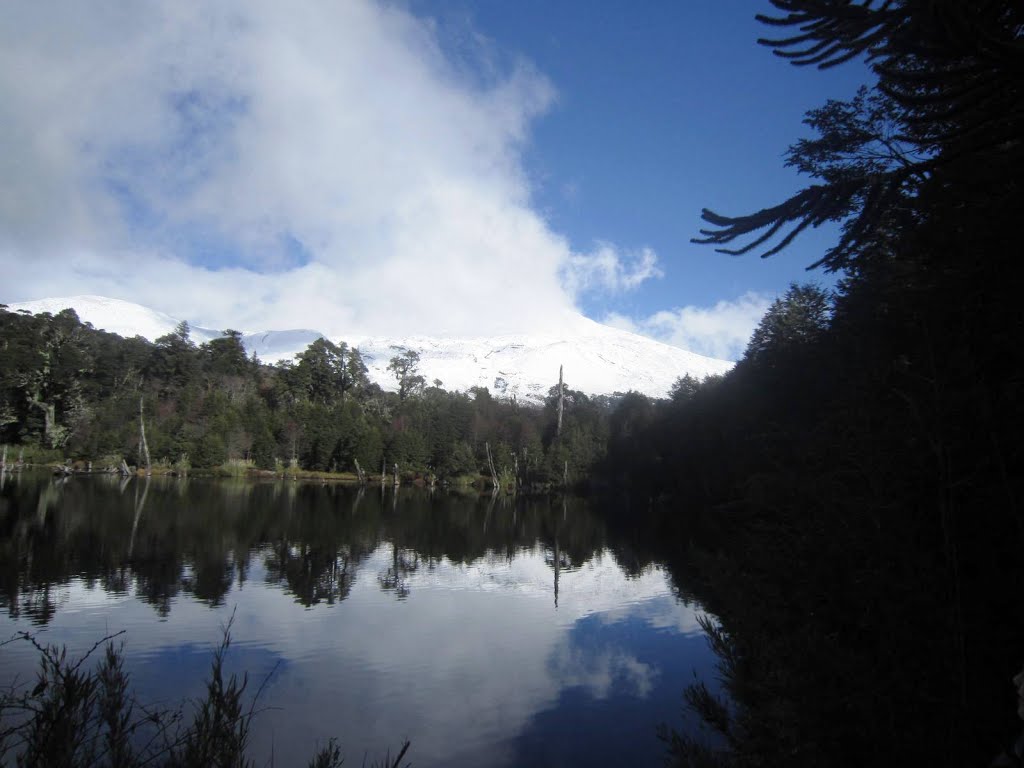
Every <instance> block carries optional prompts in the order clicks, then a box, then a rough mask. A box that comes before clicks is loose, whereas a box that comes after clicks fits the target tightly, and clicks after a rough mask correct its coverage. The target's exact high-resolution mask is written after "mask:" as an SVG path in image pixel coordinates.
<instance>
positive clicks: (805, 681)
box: [632, 0, 1024, 766]
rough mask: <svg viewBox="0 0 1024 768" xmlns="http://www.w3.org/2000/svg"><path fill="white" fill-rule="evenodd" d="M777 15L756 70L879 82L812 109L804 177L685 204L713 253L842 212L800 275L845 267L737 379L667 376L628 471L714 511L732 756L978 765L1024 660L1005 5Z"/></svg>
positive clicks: (797, 7) (697, 557)
mask: <svg viewBox="0 0 1024 768" xmlns="http://www.w3.org/2000/svg"><path fill="white" fill-rule="evenodd" d="M771 2H772V5H773V6H774V7H775V9H776V13H775V14H774V15H765V16H761V17H759V18H760V19H761V21H762V22H764V23H765V24H766V25H768V27H770V29H771V33H770V35H769V37H768V38H766V39H764V40H762V41H760V42H761V43H762V44H764V45H766V46H768V47H769V48H771V49H772V50H773V51H774V53H775V54H776V55H777V56H779V57H781V58H783V59H785V60H788V61H790V62H792V63H793V64H794V65H796V66H802V67H819V68H828V67H833V66H839V65H841V64H843V63H844V62H846V61H849V60H851V59H854V58H858V57H860V58H863V59H864V60H866V61H867V62H868V63H869V65H870V67H871V71H872V72H873V74H874V76H875V77H876V78H877V82H875V83H874V84H873V85H870V86H869V87H865V88H863V89H861V90H860V91H859V92H858V93H857V94H856V95H855V96H854V97H853V98H851V99H849V100H846V101H838V100H835V101H829V102H827V103H826V104H825V105H823V106H822V107H820V108H818V109H815V110H812V111H811V112H810V113H809V114H808V115H807V119H806V121H805V122H806V123H807V125H808V126H809V127H810V128H811V129H812V131H813V135H812V136H811V137H810V138H806V139H803V140H800V141H797V142H796V143H794V144H793V145H792V146H791V147H790V149H789V153H788V155H787V163H788V164H789V165H791V166H792V167H795V168H796V169H797V170H799V171H800V172H802V173H804V174H806V175H807V176H809V177H810V179H811V181H810V183H809V184H808V185H807V186H806V187H805V188H804V189H802V190H801V191H799V192H798V193H796V194H795V195H793V196H792V197H790V198H789V199H787V200H784V201H782V202H781V203H778V204H776V205H772V206H769V207H766V208H764V209H762V210H759V211H756V212H753V213H750V214H747V215H740V216H725V215H721V214H719V213H716V212H713V211H710V210H705V211H704V212H703V219H704V221H705V223H706V225H705V228H704V229H702V230H701V236H700V237H699V238H697V239H696V241H697V242H701V243H708V244H712V245H714V246H717V247H718V249H719V250H720V251H722V252H724V253H727V254H733V255H738V254H745V253H758V254H759V255H761V256H762V257H769V256H771V255H773V254H775V253H778V252H779V251H780V250H782V249H783V248H785V247H786V246H787V245H788V244H789V243H791V242H792V241H793V240H794V239H795V238H797V237H799V236H800V233H801V232H804V231H806V230H807V229H808V228H813V227H816V226H819V225H821V224H823V223H825V222H836V223H839V224H841V235H840V237H839V238H838V241H837V242H836V244H835V245H834V246H833V247H832V248H830V249H828V250H827V251H826V252H825V253H823V254H821V256H820V257H819V258H817V259H815V260H814V262H813V264H811V265H810V266H811V267H823V268H824V269H826V270H828V271H830V272H834V273H837V274H838V275H839V278H840V279H839V282H838V285H837V288H836V291H835V293H834V295H831V296H829V295H826V294H824V293H823V292H822V291H820V290H818V289H814V288H812V287H808V286H794V287H793V288H791V289H790V291H789V292H787V294H786V295H785V296H784V297H782V298H781V299H780V300H779V301H778V302H776V303H775V304H774V305H773V306H772V308H771V309H770V310H769V312H768V314H767V315H766V317H765V319H764V320H763V321H762V323H761V325H760V327H759V328H758V331H757V332H756V333H755V334H754V337H753V339H752V340H751V344H750V347H749V348H748V350H747V353H746V355H745V357H744V360H743V361H741V363H740V364H739V365H738V366H737V367H736V369H735V370H734V371H733V372H732V373H730V374H729V375H728V376H726V377H725V378H724V379H723V380H722V381H719V382H710V383H708V384H705V385H702V386H698V387H692V386H691V387H687V388H686V389H685V391H683V389H682V388H681V389H680V395H681V396H679V397H675V398H674V399H673V401H672V402H671V403H670V404H668V405H666V406H665V409H664V414H663V415H662V416H661V417H660V418H658V419H655V420H654V421H653V422H652V426H651V428H650V432H649V435H650V438H651V440H652V442H653V443H654V445H655V446H656V448H657V456H656V457H654V458H650V457H648V458H646V459H645V462H646V463H647V464H655V463H659V464H660V466H664V467H666V468H668V469H670V470H671V471H668V472H661V473H654V472H647V474H645V473H644V471H643V470H642V469H640V468H638V469H637V470H636V471H635V472H634V473H633V475H632V480H633V482H634V484H636V483H638V482H639V481H643V482H645V483H648V484H650V485H651V486H652V488H651V493H652V495H653V494H657V493H659V492H660V493H665V492H666V491H672V492H674V493H676V494H677V497H681V498H683V499H685V500H686V502H687V503H686V504H682V505H680V506H681V507H684V508H685V509H687V510H693V509H704V510H713V511H725V510H727V512H728V513H727V514H726V513H722V514H718V515H716V516H715V519H714V523H713V530H714V531H715V532H716V533H717V534H718V535H720V536H721V540H720V542H719V543H718V544H716V545H715V548H714V549H712V550H711V552H712V553H713V555H712V556H711V557H702V556H701V554H700V552H699V551H697V550H696V549H694V548H691V551H690V552H689V554H688V564H689V565H688V567H696V568H697V569H698V570H701V569H703V570H705V572H704V573H702V574H700V577H701V580H702V582H703V583H706V584H708V585H711V586H709V587H708V590H707V594H703V595H700V599H701V600H702V601H703V602H704V603H705V605H707V606H708V607H709V609H710V610H712V611H714V613H715V614H716V616H718V617H719V618H720V619H721V621H722V624H721V626H720V627H718V628H717V629H715V630H714V631H713V633H712V634H713V638H714V642H715V644H716V646H717V647H718V649H719V650H720V651H721V652H722V657H723V672H724V677H725V680H726V684H727V686H728V688H729V690H730V693H731V694H732V696H733V698H734V703H735V704H738V706H737V707H726V708H722V707H720V706H718V705H716V704H715V702H714V701H713V700H712V698H710V694H708V692H707V690H706V689H704V690H701V689H700V688H695V689H693V690H691V691H690V696H689V698H690V701H691V703H693V704H694V705H695V706H696V707H697V708H698V709H700V710H701V711H702V712H703V713H704V714H705V715H706V716H707V717H708V719H709V721H711V722H714V723H715V724H716V725H717V726H718V727H719V729H720V730H721V731H722V732H723V734H724V735H725V738H726V740H727V742H728V743H729V745H730V747H731V748H732V751H731V754H730V755H729V756H728V757H725V758H722V759H723V760H724V761H725V763H726V764H729V765H764V764H776V763H778V764H786V765H791V766H794V765H905V764H917V765H968V764H980V765H987V764H989V763H990V762H991V761H992V759H993V758H994V757H995V756H996V755H997V754H998V753H999V751H1000V750H1001V749H1002V748H1003V747H1004V746H1005V745H1007V744H1012V743H1013V741H1014V739H1015V738H1016V737H1017V735H1018V734H1019V732H1020V722H1019V720H1018V719H1017V718H1016V713H1015V712H1014V711H1013V710H1014V708H1013V706H1012V690H1011V688H1010V679H1011V678H1012V676H1013V674H1014V673H1015V672H1017V671H1019V670H1020V667H1021V664H1022V662H1024V656H1022V653H1024V651H1022V649H1024V615H1022V613H1021V611H1020V610H1019V605H1020V598H1021V595H1024V558H1021V557H1020V552H1021V551H1022V548H1024V508H1022V506H1021V501H1020V500H1021V498H1022V496H1024V440H1022V437H1021V436H1022V435H1024V397H1022V384H1021V382H1024V345H1022V341H1024V314H1022V312H1021V310H1020V306H1021V301H1020V297H1019V286H1020V282H1019V279H1018V278H1017V272H1018V270H1019V265H1018V264H1017V261H1018V260H1019V258H1018V257H1019V254H1020V250H1021V249H1020V226H1021V224H1020V217H1021V213H1022V212H1024V185H1022V180H1024V76H1022V73H1024V32H1022V30H1024V3H1021V2H1019V0H979V1H978V2H964V1H963V0H860V1H858V2H851V1H850V0H845V1H844V0H771ZM709 514H712V513H709ZM687 530H690V529H687ZM721 542H724V543H721ZM702 563H703V565H701V564H702ZM741 596H742V597H741ZM669 741H670V744H671V746H672V748H673V754H674V757H675V758H676V759H677V760H678V762H679V763H681V764H686V765H698V764H699V765H706V764H709V761H710V760H711V756H709V754H708V750H707V749H702V748H701V746H700V745H698V744H695V743H693V742H690V741H688V740H686V739H685V738H684V737H680V736H678V735H675V736H672V735H669ZM1007 764H1009V763H1007Z"/></svg>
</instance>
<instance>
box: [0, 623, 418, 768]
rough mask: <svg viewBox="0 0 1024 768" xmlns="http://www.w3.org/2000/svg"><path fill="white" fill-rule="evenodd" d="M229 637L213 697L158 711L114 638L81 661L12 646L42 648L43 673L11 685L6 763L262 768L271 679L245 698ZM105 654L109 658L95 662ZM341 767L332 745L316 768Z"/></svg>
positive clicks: (392, 764)
mask: <svg viewBox="0 0 1024 768" xmlns="http://www.w3.org/2000/svg"><path fill="white" fill-rule="evenodd" d="M229 630H230V625H229V628H228V630H225V633H224V639H223V641H222V642H221V644H220V646H219V647H218V648H217V650H216V651H215V652H214V654H213V661H212V663H211V667H210V676H209V679H208V680H207V682H206V694H205V696H204V697H203V698H202V699H200V700H198V701H195V702H192V703H191V705H189V704H188V703H182V704H180V705H179V706H178V707H177V708H172V709H165V708H151V707H148V706H146V705H144V704H143V703H141V702H140V701H139V700H138V699H137V698H136V696H135V694H134V693H133V691H132V690H131V687H130V685H129V677H128V674H127V673H126V672H125V670H124V648H123V646H115V645H114V643H113V640H114V638H115V637H116V635H115V636H111V637H107V638H104V639H103V640H101V641H99V642H98V643H97V644H96V645H94V646H93V647H92V648H91V649H90V650H89V651H88V652H87V653H85V654H84V655H83V656H82V657H81V658H79V659H72V658H69V657H68V655H67V649H66V648H58V647H56V646H43V645H41V644H40V643H39V642H38V641H37V640H36V639H35V638H34V637H33V636H32V635H30V634H28V633H22V634H20V635H18V636H16V637H15V638H12V639H11V640H8V641H7V642H6V643H3V645H6V644H8V643H12V642H19V641H21V642H28V643H31V644H32V645H33V646H35V648H36V649H37V650H38V651H39V672H38V675H37V679H36V682H35V686H34V687H33V688H32V689H31V691H29V690H27V686H23V687H22V688H20V689H19V688H18V687H17V686H15V685H12V687H11V688H10V689H8V690H6V691H4V692H2V693H0V765H11V764H14V765H18V766H26V767H34V766H47V767H50V766H66V767H67V768H87V767H88V768H93V767H95V768H101V767H102V768H107V767H109V768H137V767H141V766H162V767H163V768H186V767H187V768H193V767H194V768H207V767H208V766H216V767H217V768H248V767H249V766H254V765H255V762H254V761H253V760H251V759H249V758H247V757H246V747H247V745H248V740H249V733H250V728H251V727H252V723H253V719H254V718H255V717H256V715H257V714H259V712H260V711H261V710H260V709H259V708H258V706H257V705H258V702H259V700H260V696H261V694H262V692H263V689H264V686H265V684H266V682H267V681H266V680H264V682H263V684H262V685H260V687H259V688H258V689H257V690H256V691H255V693H253V694H252V695H251V696H246V690H247V689H248V684H249V680H248V675H243V676H242V677H241V678H239V677H238V676H236V675H231V676H229V677H227V678H225V675H224V659H225V656H226V654H227V650H228V648H229V646H230V644H231V635H230V631H229ZM100 648H103V656H102V658H101V659H100V660H99V662H98V663H96V664H95V665H91V666H90V665H88V662H89V660H90V659H91V658H92V657H93V656H94V655H95V654H96V652H97V651H98V650H99V649H100ZM186 710H190V711H188V712H187V711H186ZM408 749H409V742H408V741H406V742H405V743H404V744H403V745H402V748H401V749H400V750H399V752H398V755H397V756H396V757H395V758H394V759H391V757H390V755H388V756H386V757H385V758H384V759H383V760H382V761H379V762H377V763H375V765H376V766H380V767H381V768H397V767H398V765H399V764H400V763H401V761H402V759H403V758H404V757H405V753H406V752H407V751H408ZM12 759H13V763H12ZM343 762H344V759H343V756H342V752H341V748H340V747H339V746H338V745H337V743H336V742H335V741H334V740H333V739H331V740H330V741H329V742H328V744H327V745H326V746H325V747H323V748H322V749H320V750H319V751H318V752H317V753H316V754H315V755H314V756H313V758H312V760H311V761H310V763H309V765H310V767H311V768H337V766H340V765H342V763H343Z"/></svg>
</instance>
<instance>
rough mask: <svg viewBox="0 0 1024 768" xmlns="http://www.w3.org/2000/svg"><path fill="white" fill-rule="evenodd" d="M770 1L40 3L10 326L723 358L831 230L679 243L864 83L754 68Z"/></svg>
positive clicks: (727, 208)
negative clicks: (770, 245) (127, 318)
mask: <svg viewBox="0 0 1024 768" xmlns="http://www.w3.org/2000/svg"><path fill="white" fill-rule="evenodd" d="M771 10H772V9H771V6H770V5H769V4H768V2H767V0H763V1H761V0H758V1H756V2H755V0H730V2H720V1H717V0H714V1H713V0H687V2H678V1H677V0H664V1H663V0H646V1H645V2H644V3H633V2H625V0H621V1H620V0H561V1H560V2H552V1H551V0H544V1H543V2H542V1H541V0H515V2H510V1H509V0H473V1H471V0H404V1H401V2H397V1H391V2H380V1H378V0H305V1H304V2H296V3H280V2H277V1H276V0H222V1H221V2H200V1H199V0H176V1H175V2H166V3H157V2H154V3H136V2H131V0H98V1H97V2H94V3H80V2H77V0H63V1H62V0H54V2H48V3H14V4H9V5H8V6H7V7H6V8H5V12H4V14H3V16H2V18H0V175H2V178H3V179H4V182H3V184H2V185H0V274H2V277H0V302H5V303H12V302H17V301H27V300H33V299H39V298H44V297H52V296H69V295H75V294H99V295H104V296H110V297H113V298H119V299H125V300H129V301H135V302H138V303H140V304H143V305H146V306H148V307H151V308H153V309H156V310H159V311H162V312H166V313H168V314H170V315H172V316H175V317H179V318H185V319H188V320H189V321H190V322H191V323H193V324H194V325H201V326H205V327H217V328H226V327H233V328H238V329H241V330H246V331H257V330H264V329H278V330H280V329H286V328H312V329H316V330H319V331H322V332H324V333H327V334H328V335H330V336H332V337H339V338H344V337H345V335H346V334H348V335H351V336H360V335H367V334H381V335H383V334H390V335H411V334H423V335H456V336H480V335H494V334H499V333H513V332H522V333H529V332H535V331H540V330H546V331H551V330H553V329H557V328H558V327H560V326H561V325H564V324H565V323H566V322H567V317H569V316H570V314H571V313H573V312H578V313H582V314H585V315H586V316H588V317H590V318H592V319H594V320H597V321H599V322H605V323H608V324H610V325H614V326H616V327H620V328H625V329H628V330H633V331H636V332H638V333H642V334H644V335H648V336H651V337H653V338H656V339H658V340H660V341H664V342H667V343H670V344H675V345H677V346H680V347H683V348H684V349H689V350H691V351H694V352H698V353H701V354H707V355H710V356H713V357H719V358H726V359H737V358H738V357H739V356H740V355H741V354H742V351H743V348H744V346H745V344H746V340H747V338H748V337H749V334H750V332H751V331H752V330H753V328H754V327H755V326H756V324H757V322H758V320H759V318H760V316H761V315H762V314H763V312H764V310H765V309H766V308H767V306H768V304H769V303H770V302H771V301H772V300H773V299H774V298H776V297H777V296H778V295H780V293H782V292H783V291H785V289H786V287H787V286H788V285H789V283H791V282H793V281H807V280H811V281H816V282H819V283H821V284H823V285H826V286H827V285H829V284H830V283H831V281H832V279H833V278H832V277H831V276H829V275H825V274H822V273H807V272H806V271H805V269H804V268H805V267H806V266H807V265H808V264H810V263H811V262H812V261H814V260H815V259H816V258H818V256H820V255H821V253H822V252H823V251H824V249H825V248H827V247H828V245H829V244H830V243H831V242H832V241H833V240H834V238H835V231H834V230H828V231H826V230H822V231H815V232H811V233H808V234H807V235H805V236H803V237H801V238H800V239H799V240H798V241H797V242H796V243H795V244H794V245H793V246H792V247H791V248H790V249H789V250H787V251H786V252H784V253H782V254H779V255H777V256H774V257H772V258H771V259H767V260H762V259H759V258H758V257H757V255H756V254H751V255H748V256H745V257H731V256H725V255H722V254H718V253H716V252H715V251H714V250H713V248H711V247H710V246H702V245H696V244H693V243H691V242H690V240H691V238H692V237H694V236H696V235H697V234H698V230H699V229H700V226H701V221H700V211H701V209H702V208H704V207H708V208H711V209H713V210H716V211H718V212H720V213H725V214H742V213H747V212H751V211H753V210H757V209H759V208H762V207H765V206H768V205H772V204H775V203H777V202H780V201H781V200H782V199H784V198H785V197H786V196H787V195H788V194H791V193H792V192H794V191H796V190H797V189H799V188H800V187H801V186H802V185H803V184H804V183H806V180H802V179H800V178H799V177H797V176H796V175H795V173H794V172H793V171H792V170H790V169H787V168H785V167H784V153H785V150H786V148H787V147H788V146H789V145H790V144H791V143H793V142H794V141H796V140H797V139H798V138H800V137H801V136H804V135H806V130H807V129H806V128H805V126H803V125H802V123H801V120H802V116H803V114H804V113H805V112H806V110H808V109H810V108H813V107H815V106H818V105H820V104H823V103H824V101H825V100H826V99H828V98H847V97H849V96H851V95H852V94H853V92H854V91H855V90H856V87H857V86H858V85H859V84H860V83H861V82H864V81H865V80H867V75H866V71H865V69H864V68H863V66H862V65H859V64H851V65H849V66H846V67H840V68H838V69H835V70H830V71H827V72H819V71H817V70H808V69H801V68H796V67H792V66H790V65H788V64H787V63H785V62H784V61H782V60H780V59H778V58H776V57H773V56H772V54H771V52H770V50H768V49H767V48H764V47H762V46H759V45H757V43H756V40H757V38H758V37H759V36H762V35H764V34H765V33H766V28H764V27H762V26H761V25H760V24H758V23H757V22H756V21H755V20H754V15H755V14H756V13H758V12H771Z"/></svg>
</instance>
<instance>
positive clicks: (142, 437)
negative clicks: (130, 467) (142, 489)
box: [139, 395, 153, 477]
mask: <svg viewBox="0 0 1024 768" xmlns="http://www.w3.org/2000/svg"><path fill="white" fill-rule="evenodd" d="M139 452H140V458H145V459H146V476H147V477H149V475H151V474H153V465H152V462H150V460H149V443H147V442H146V419H145V418H144V417H143V415H142V395H139Z"/></svg>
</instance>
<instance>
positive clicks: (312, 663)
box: [0, 473, 713, 768]
mask: <svg viewBox="0 0 1024 768" xmlns="http://www.w3.org/2000/svg"><path fill="white" fill-rule="evenodd" d="M0 563H2V565H0V593H2V594H0V637H2V638H4V639H6V638H7V637H10V636H12V635H14V634H15V633H17V632H19V631H31V632H34V633H37V634H38V637H39V639H40V640H42V641H45V642H49V643H57V644H67V646H68V647H69V649H71V651H72V652H76V651H77V652H81V651H83V650H85V649H87V648H88V647H90V646H91V645H92V644H93V643H95V642H96V640H98V639H99V638H102V637H104V636H105V635H107V634H110V633H113V632H116V631H120V630H124V631H125V633H124V635H123V636H122V637H121V638H120V639H122V640H123V641H124V645H125V652H126V658H127V664H128V668H129V670H130V672H131V674H132V679H133V681H134V683H135V686H136V688H137V690H138V692H139V694H140V696H141V698H142V699H143V700H144V701H147V702H149V703H160V702H165V703H167V704H171V703H174V702H177V701H179V700H181V699H182V698H184V697H192V696H197V695H199V694H200V693H201V692H202V681H203V677H204V674H205V672H206V670H207V669H208V667H209V663H210V655H211V651H212V649H213V648H214V647H215V646H216V645H217V643H218V642H219V640H220V638H221V634H222V629H223V627H224V626H225V625H226V624H227V622H228V621H229V620H230V619H231V617H232V616H233V617H234V619H233V627H232V636H233V643H232V646H231V649H230V655H229V666H230V668H231V669H233V670H245V671H247V672H248V673H249V675H250V679H251V680H252V681H253V683H251V686H252V688H255V686H256V685H257V684H258V683H259V682H260V681H262V680H263V679H264V678H266V677H267V676H268V675H269V679H268V681H267V683H266V687H265V691H264V693H263V699H262V703H263V704H264V705H265V706H267V707H269V708H270V709H269V710H268V711H265V712H263V713H261V714H260V715H259V716H258V718H257V720H256V723H255V728H254V736H253V741H252V750H251V753H252V755H253V756H254V757H255V758H256V759H257V764H260V765H262V764H265V763H267V762H268V761H269V760H270V759H271V757H272V758H273V762H274V765H276V766H285V767H287V766H292V765H305V764H306V761H308V759H309V757H310V756H311V754H312V752H313V749H314V746H315V745H316V744H323V743H324V742H325V741H326V740H327V739H328V738H329V737H332V736H335V737H337V738H338V739H339V741H340V743H341V744H342V746H343V748H344V750H345V753H346V755H347V756H348V761H349V762H352V763H355V764H360V763H361V762H362V760H363V758H364V756H368V757H369V758H370V759H372V758H374V757H377V756H380V755H382V754H383V753H384V751H385V750H387V749H388V748H390V749H391V750H392V751H394V750H395V749H396V748H397V747H398V746H399V745H400V744H401V742H402V740H403V739H406V738H408V739H411V741H412V748H411V750H410V752H409V755H408V757H409V759H410V761H411V762H412V764H413V765H415V766H417V767H419V768H422V767H426V766H436V765H446V766H463V765H465V766H469V765H482V764H484V765H558V766H571V765H625V764H631V765H642V764H647V765H657V764H659V762H660V760H661V755H662V745H661V744H660V743H659V742H658V740H657V738H656V736H655V728H656V726H657V725H658V723H660V722H665V721H668V722H669V723H670V724H672V725H674V726H676V727H679V726H680V725H681V724H682V723H683V721H682V719H681V716H680V710H681V707H682V698H681V693H682V690H683V688H684V687H685V685H686V684H687V683H688V682H691V681H692V680H693V676H694V673H695V672H696V673H697V675H698V676H700V677H707V676H708V673H709V669H710V667H711V666H712V664H713V657H712V655H711V653H710V651H709V650H708V648H707V644H706V642H705V640H704V637H703V634H702V633H701V631H700V628H699V626H698V625H697V622H696V615H697V613H698V610H699V609H698V608H696V607H695V606H693V605H688V604H687V603H686V602H684V601H682V600H680V599H678V598H677V596H676V590H675V589H673V587H672V585H671V582H670V580H669V578H668V576H667V574H666V572H665V570H664V569H663V567H662V566H661V565H660V564H659V563H657V562H652V561H650V560H649V559H648V558H647V557H646V556H645V555H644V553H643V552H641V551H638V549H637V545H636V543H635V542H633V541H627V540H621V539H617V538H616V537H615V535H614V534H612V532H611V531H610V529H609V528H608V527H607V526H606V525H604V523H603V522H602V520H601V518H600V517H599V516H597V515H596V514H595V513H594V512H593V511H592V510H591V508H590V507H589V506H588V504H587V503H585V502H583V501H581V500H568V501H563V500H560V499H559V500H543V501H536V500H531V501H523V500H520V501H518V502H517V501H516V500H510V499H492V498H490V497H483V498H481V497H477V496H474V495H471V496H463V495H457V494H451V493H446V492H442V491H437V492H433V493H430V492H427V491H423V490H419V489H408V490H405V489H403V490H400V491H399V492H397V493H395V492H394V491H393V490H392V489H390V488H387V489H381V488H380V487H370V488H368V489H366V490H365V491H359V490H358V489H353V488H345V487H340V486H332V485H320V484H304V483H296V482H287V481H278V482H267V483H252V482H228V481H212V480H197V479H173V478H166V479H165V478H153V479H151V480H148V481H147V480H145V479H135V478H132V479H130V480H127V481H122V480H120V479H118V478H115V477H107V476H93V477H72V478H69V479H66V480H58V479H53V478H50V477H45V476H38V475H36V476H33V475H29V474H27V473H26V474H22V475H15V476H10V475H8V476H7V477H6V478H4V487H3V489H2V491H0ZM34 666H35V656H34V653H33V652H32V649H31V648H30V647H29V646H28V645H27V644H25V643H13V644H8V645H7V646H4V647H3V648H2V649H0V683H2V684H9V683H10V682H11V681H12V680H15V679H18V680H22V681H29V680H31V679H32V676H33V675H34ZM691 725H692V721H691Z"/></svg>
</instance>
